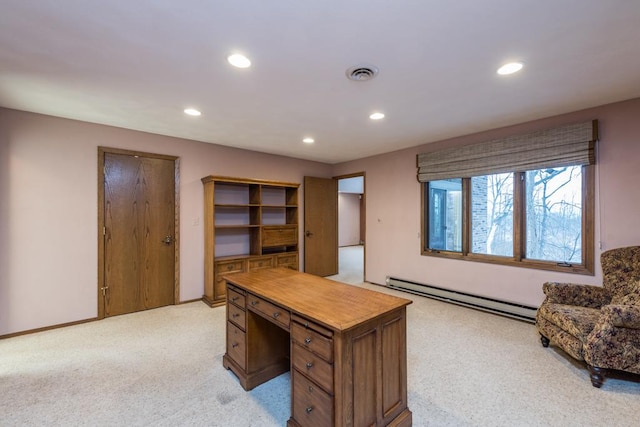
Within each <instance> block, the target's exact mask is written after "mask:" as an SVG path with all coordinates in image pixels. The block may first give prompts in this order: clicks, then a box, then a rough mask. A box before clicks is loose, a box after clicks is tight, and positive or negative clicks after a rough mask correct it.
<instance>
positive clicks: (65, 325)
mask: <svg viewBox="0 0 640 427" xmlns="http://www.w3.org/2000/svg"><path fill="white" fill-rule="evenodd" d="M96 320H100V319H99V318H97V317H92V318H91V319H84V320H76V321H75V322H68V323H60V324H57V325H51V326H43V327H42V328H35V329H27V330H26V331H20V332H14V333H11V334H6V335H0V340H3V339H5V338H13V337H19V336H20V335H29V334H35V333H38V332H44V331H50V330H52V329H59V328H66V327H67V326H73V325H81V324H82V323H89V322H95V321H96Z"/></svg>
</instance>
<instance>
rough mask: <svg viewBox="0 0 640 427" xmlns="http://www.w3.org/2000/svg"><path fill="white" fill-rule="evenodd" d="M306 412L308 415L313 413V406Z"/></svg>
mask: <svg viewBox="0 0 640 427" xmlns="http://www.w3.org/2000/svg"><path fill="white" fill-rule="evenodd" d="M305 411H307V414H310V413H311V411H313V406H309V407H308V408H307V409H305Z"/></svg>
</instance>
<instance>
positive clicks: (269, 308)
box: [247, 294, 291, 330]
mask: <svg viewBox="0 0 640 427" xmlns="http://www.w3.org/2000/svg"><path fill="white" fill-rule="evenodd" d="M247 307H249V308H250V309H252V310H254V311H257V312H259V313H262V314H263V315H264V316H265V317H267V318H268V319H270V320H271V321H273V322H274V323H277V324H279V325H281V326H282V327H283V328H285V329H286V330H289V323H290V321H291V314H290V313H289V312H288V311H287V310H285V309H283V308H281V307H278V306H277V305H275V304H271V303H270V302H269V301H266V300H263V299H262V298H258V297H257V296H255V295H251V294H249V295H248V305H247Z"/></svg>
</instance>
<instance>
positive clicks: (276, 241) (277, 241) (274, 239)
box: [262, 225, 298, 247]
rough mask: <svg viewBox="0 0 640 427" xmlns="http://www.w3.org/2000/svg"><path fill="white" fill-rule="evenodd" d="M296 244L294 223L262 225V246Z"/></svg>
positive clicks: (296, 236)
mask: <svg viewBox="0 0 640 427" xmlns="http://www.w3.org/2000/svg"><path fill="white" fill-rule="evenodd" d="M297 244H298V227H297V226H295V225H269V226H264V227H262V246H264V247H269V246H293V245H297Z"/></svg>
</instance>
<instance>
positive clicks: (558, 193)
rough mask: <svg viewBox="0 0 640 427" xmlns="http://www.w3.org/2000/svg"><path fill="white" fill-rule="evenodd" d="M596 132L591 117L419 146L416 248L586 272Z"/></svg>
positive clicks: (591, 243)
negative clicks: (457, 143) (431, 147)
mask: <svg viewBox="0 0 640 427" xmlns="http://www.w3.org/2000/svg"><path fill="white" fill-rule="evenodd" d="M596 140H597V122H596V121H592V122H586V123H580V124H576V125H568V126H563V127H560V128H556V129H551V130H545V131H538V132H534V133H531V134H527V135H522V136H514V137H509V138H504V139H498V140H493V141H489V142H486V143H481V144H475V145H469V146H461V147H454V148H449V149H444V150H439V151H434V152H430V153H422V154H419V155H418V181H420V182H421V183H422V189H423V191H422V209H423V218H422V236H423V240H422V244H423V246H422V254H423V255H428V256H438V257H447V258H454V259H463V260H469V261H479V262H488V263H497V264H506V265H513V266H521V267H529V268H538V269H546V270H554V271H562V272H571V273H578V274H593V273H594V259H593V258H594V255H593V254H594V231H593V230H594V206H595V200H594V199H595V196H594V194H595V188H594V187H595V179H594V175H595V173H594V167H595V166H594V164H595V154H594V153H595V151H594V148H595V141H596Z"/></svg>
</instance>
